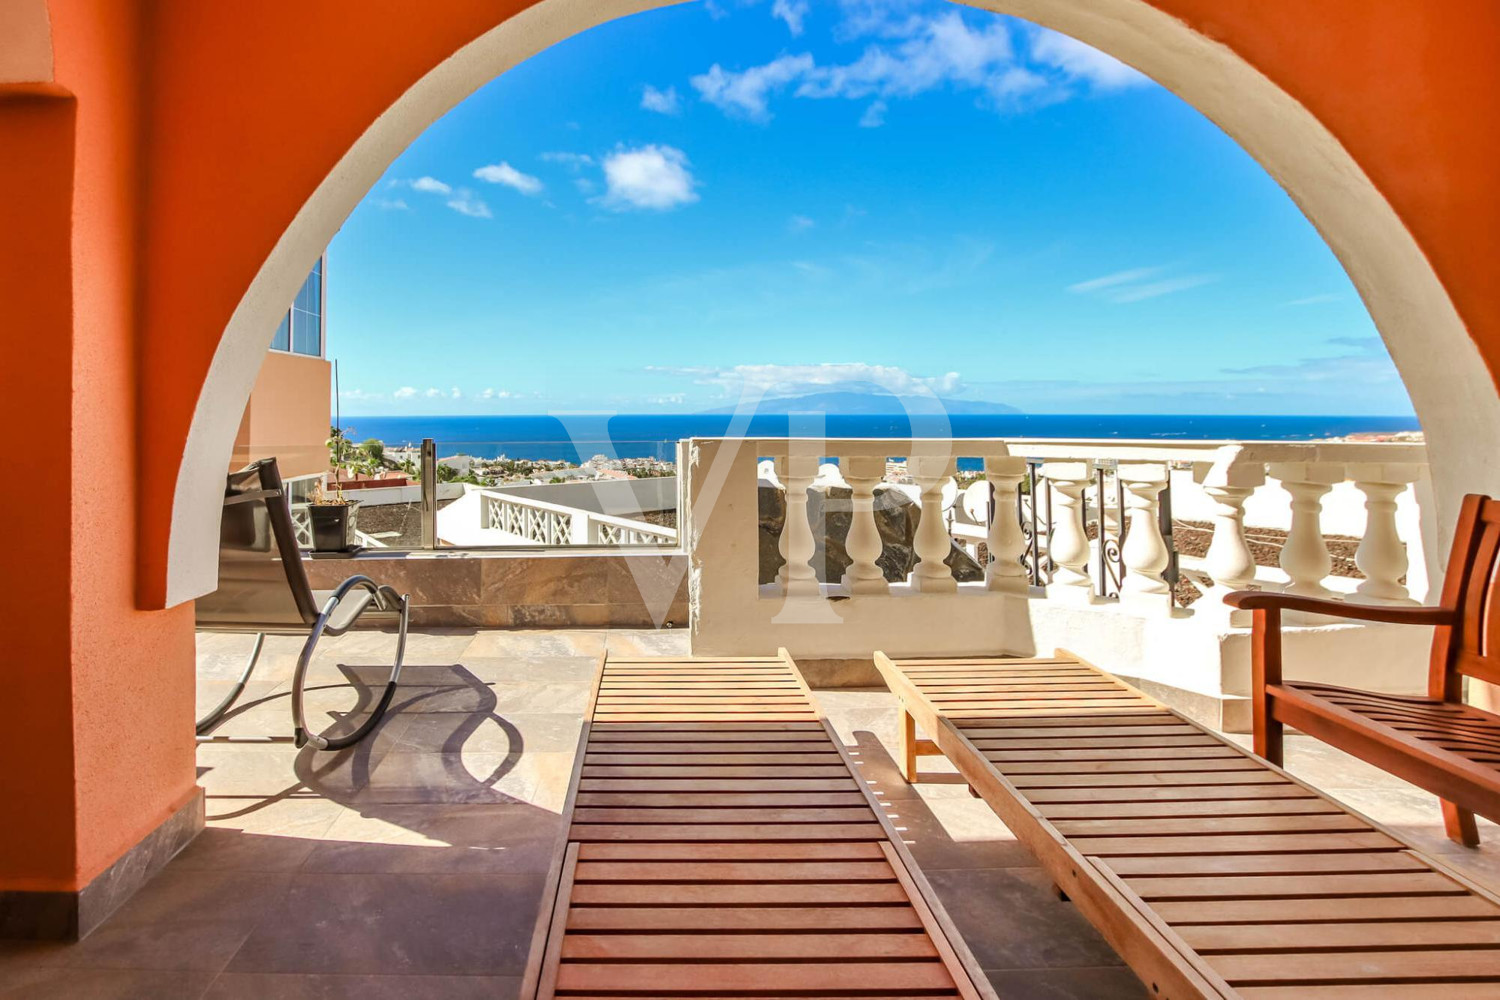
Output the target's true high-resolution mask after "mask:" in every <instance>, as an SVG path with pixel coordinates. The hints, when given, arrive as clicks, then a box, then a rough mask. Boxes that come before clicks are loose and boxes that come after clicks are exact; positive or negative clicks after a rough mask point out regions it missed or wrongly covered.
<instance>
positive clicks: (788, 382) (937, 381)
mask: <svg viewBox="0 0 1500 1000" xmlns="http://www.w3.org/2000/svg"><path fill="white" fill-rule="evenodd" d="M646 370H647V371H650V372H659V373H665V374H669V375H680V376H688V377H691V378H692V379H693V381H694V382H696V383H697V384H699V385H712V386H718V387H719V388H721V389H723V390H724V391H725V393H726V394H729V393H734V392H740V393H746V394H752V395H772V396H792V395H798V394H801V393H807V392H818V391H821V390H828V389H832V388H838V389H840V390H845V391H850V392H871V391H876V390H884V391H885V392H888V393H891V394H892V395H896V396H928V395H933V394H943V393H954V392H958V391H960V390H962V388H963V379H962V378H960V377H959V374H958V372H947V373H946V374H943V375H931V376H928V375H913V374H912V373H911V372H909V371H907V370H906V369H905V368H899V367H896V366H893V365H871V364H865V363H864V362H842V363H829V364H815V365H735V366H734V367H733V368H696V367H689V368H667V367H658V366H650V367H648V368H647V369H646Z"/></svg>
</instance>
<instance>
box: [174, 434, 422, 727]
mask: <svg viewBox="0 0 1500 1000" xmlns="http://www.w3.org/2000/svg"><path fill="white" fill-rule="evenodd" d="M219 572H220V576H219V588H218V589H217V590H216V591H215V592H214V593H213V594H209V595H207V596H205V597H203V598H200V599H199V601H198V606H197V624H198V628H199V630H201V631H215V632H253V633H254V635H255V640H254V645H253V646H252V648H251V651H250V656H249V658H248V659H247V660H246V662H245V666H244V669H243V670H242V671H241V672H240V676H239V679H238V681H237V682H236V683H235V685H234V687H233V688H231V690H230V691H229V693H228V695H227V696H226V697H225V698H224V699H223V700H222V701H221V702H220V703H219V704H218V705H217V706H215V707H214V708H213V710H212V711H210V712H209V713H208V714H207V715H205V716H204V717H203V718H201V719H199V720H198V722H197V725H196V727H195V728H196V732H197V737H198V741H199V742H291V743H294V744H295V745H296V746H297V747H299V748H300V747H304V746H311V747H313V748H314V749H317V750H343V749H346V748H347V747H351V746H353V745H354V744H356V743H358V742H359V741H360V740H362V739H364V738H365V737H366V736H368V735H369V734H370V733H371V732H372V731H373V730H374V729H375V727H376V726H377V725H379V724H380V720H381V719H382V718H383V717H384V715H385V712H386V709H387V708H389V707H390V703H391V698H392V697H393V696H394V695H395V693H396V687H397V685H398V684H399V683H400V680H401V667H402V663H403V662H404V660H405V657H406V634H407V629H408V627H409V625H410V621H411V598H410V595H408V594H401V593H398V592H397V591H396V590H395V589H394V588H392V587H389V586H386V585H383V584H380V583H377V582H375V581H374V580H372V579H371V578H370V577H368V576H365V575H364V574H355V575H353V576H350V577H348V578H347V579H345V580H344V581H343V582H342V583H340V584H339V585H338V586H337V587H336V588H334V589H333V590H332V591H329V592H326V593H319V592H316V591H314V590H313V589H312V586H311V584H310V583H309V581H308V579H307V573H306V570H305V569H304V568H303V565H302V551H301V549H300V548H299V547H298V545H297V534H296V528H295V526H294V525H293V524H292V516H291V509H290V507H289V506H288V504H287V497H286V489H285V486H284V485H283V483H282V480H281V473H280V471H279V470H278V468H277V466H276V459H274V458H264V459H260V460H259V461H256V462H252V463H251V464H250V465H248V466H246V467H245V468H243V469H240V470H238V471H236V472H231V473H230V474H229V477H228V480H227V483H226V486H225V490H224V515H223V518H222V520H221V522H220V532H219ZM351 601H352V602H357V603H350V604H348V605H347V606H346V602H351ZM341 611H343V612H344V613H343V614H340V612H341ZM372 611H373V612H375V613H376V614H381V615H394V616H396V627H397V633H396V656H395V660H394V662H393V663H392V666H391V673H390V676H389V678H388V679H387V681H386V685H385V690H384V692H382V694H381V697H380V700H379V701H378V702H377V703H376V705H375V707H374V708H373V709H372V710H371V712H370V716H369V718H367V719H366V720H365V721H364V723H363V724H361V725H360V726H359V727H358V728H357V729H355V730H354V732H352V733H349V734H347V735H344V736H335V737H328V736H321V735H319V734H317V733H314V732H312V731H311V730H310V729H309V727H308V725H307V713H306V706H305V694H306V690H307V672H308V669H309V667H310V666H311V664H312V659H313V654H314V653H315V652H316V651H317V646H318V642H319V640H321V639H322V638H323V636H325V635H329V636H340V635H343V634H344V633H345V632H348V631H350V630H351V629H353V628H354V627H355V626H356V625H357V624H359V623H360V621H361V620H362V619H364V617H365V615H366V613H367V612H372ZM267 634H279V635H302V634H306V635H307V640H306V641H305V642H304V643H303V646H302V652H301V654H300V655H299V656H298V657H297V668H296V670H295V672H294V673H293V675H292V691H291V698H292V735H291V736H290V737H277V736H261V737H234V736H214V735H213V731H214V730H215V729H216V728H217V727H218V726H219V725H220V724H221V723H222V722H223V721H224V719H225V718H226V716H227V715H228V713H229V712H230V710H231V709H232V708H233V707H234V705H235V703H236V702H237V701H238V700H239V698H240V696H241V695H242V694H243V693H244V690H245V686H246V684H248V683H249V681H250V677H251V675H252V674H253V673H254V671H255V667H256V664H257V663H258V661H259V659H260V655H261V652H262V651H263V649H264V647H265V637H266V635H267Z"/></svg>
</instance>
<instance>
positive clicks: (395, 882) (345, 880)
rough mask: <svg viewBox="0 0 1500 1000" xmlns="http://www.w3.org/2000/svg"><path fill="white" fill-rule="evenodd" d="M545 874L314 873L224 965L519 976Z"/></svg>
mask: <svg viewBox="0 0 1500 1000" xmlns="http://www.w3.org/2000/svg"><path fill="white" fill-rule="evenodd" d="M543 881H544V877H543V876H541V875H481V874H474V873H465V874H461V875H434V874H421V875H369V874H359V875H311V874H302V875H298V876H296V877H295V878H294V879H293V880H292V884H291V887H290V889H289V890H288V892H287V894H286V895H285V897H284V898H283V901H282V905H281V906H280V908H279V909H277V910H275V911H273V912H272V913H271V914H270V915H268V916H267V918H266V919H264V920H262V921H261V923H260V924H259V925H258V926H257V927H256V929H255V930H254V931H253V932H252V933H251V935H250V937H249V939H248V940H246V942H245V943H244V945H243V947H241V948H240V950H239V952H238V953H237V954H236V955H235V956H234V959H233V960H232V961H231V962H230V965H229V969H228V971H230V972H237V973H238V972H302V973H334V974H337V973H343V974H359V975H482V976H517V975H520V974H522V972H524V970H525V963H526V952H527V949H528V947H529V944H530V938H531V932H532V929H533V925H534V923H535V919H536V912H537V907H538V903H539V901H540V898H541V893H542V883H543Z"/></svg>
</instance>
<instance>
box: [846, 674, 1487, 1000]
mask: <svg viewBox="0 0 1500 1000" xmlns="http://www.w3.org/2000/svg"><path fill="white" fill-rule="evenodd" d="M875 660H876V665H877V666H878V667H879V669H880V672H881V674H882V675H883V676H884V677H885V680H886V683H887V685H888V686H889V687H890V689H891V690H892V691H893V692H895V694H896V696H897V697H898V698H899V699H900V701H901V705H902V708H903V709H904V710H905V712H906V715H905V716H904V718H903V726H902V738H903V744H904V746H903V748H902V753H901V756H902V757H903V758H904V760H903V762H902V763H903V766H904V768H905V770H906V771H907V774H908V779H909V780H910V778H911V777H912V776H913V775H914V772H915V766H916V758H917V757H918V756H920V755H922V754H927V753H941V754H944V755H946V756H947V757H948V759H949V760H951V761H952V762H953V763H954V765H955V766H956V767H957V768H958V770H959V772H960V774H962V776H963V777H964V779H965V780H966V781H968V783H969V784H970V786H971V787H972V788H973V789H974V791H975V792H976V793H977V794H978V795H979V796H980V797H981V798H983V799H984V800H985V801H986V802H988V803H989V804H990V806H991V807H992V808H993V809H994V810H995V812H996V813H997V814H998V815H999V817H1000V819H1001V820H1003V821H1004V822H1005V824H1006V826H1008V827H1009V828H1010V829H1011V831H1012V832H1013V833H1014V834H1015V835H1016V837H1017V838H1018V839H1020V840H1021V841H1022V842H1023V843H1024V844H1026V846H1027V847H1029V848H1030V849H1031V850H1032V852H1033V853H1035V854H1036V856H1037V857H1038V859H1040V862H1041V864H1042V866H1043V867H1044V868H1045V869H1046V870H1047V871H1048V872H1049V874H1050V875H1051V877H1052V879H1053V880H1054V881H1055V882H1056V883H1057V885H1058V886H1059V887H1060V888H1061V889H1062V890H1063V891H1064V892H1065V893H1066V894H1067V896H1068V898H1070V899H1071V900H1073V902H1074V903H1076V904H1077V906H1078V908H1079V910H1080V911H1081V912H1082V913H1083V914H1084V915H1086V916H1087V917H1088V919H1089V920H1091V921H1092V922H1093V923H1094V925H1095V926H1096V927H1098V928H1099V930H1100V931H1101V932H1102V933H1103V934H1104V936H1105V938H1106V939H1108V941H1109V943H1110V944H1111V945H1112V946H1113V947H1114V948H1115V949H1116V950H1117V951H1118V952H1119V953H1120V955H1121V957H1123V958H1124V960H1125V961H1126V962H1127V963H1128V964H1129V965H1130V967H1131V968H1132V969H1134V970H1135V972H1136V974H1137V975H1139V976H1140V977H1141V979H1142V981H1144V982H1145V983H1146V984H1147V985H1148V986H1149V987H1150V988H1151V989H1152V990H1153V991H1154V993H1153V995H1155V996H1161V997H1257V998H1262V997H1263V998H1282V997H1287V998H1291V997H1297V998H1304V997H1305V998H1309V1000H1335V998H1337V1000H1344V998H1346V997H1358V998H1361V1000H1374V998H1381V1000H1384V998H1397V997H1399V998H1402V1000H1407V998H1418V997H1423V998H1425V997H1435V998H1452V1000H1458V998H1464V1000H1483V998H1495V997H1500V900H1497V899H1496V897H1495V896H1493V895H1492V894H1490V893H1487V892H1485V891H1484V890H1483V889H1481V888H1479V887H1477V886H1475V885H1473V884H1472V883H1471V882H1469V881H1468V880H1466V879H1464V878H1463V877H1461V876H1459V875H1458V874H1456V873H1454V872H1453V871H1451V870H1449V869H1447V868H1445V867H1443V866H1442V865H1440V864H1439V863H1437V862H1434V861H1432V860H1430V859H1428V858H1426V857H1424V856H1422V855H1421V854H1418V853H1416V851H1415V850H1414V849H1412V848H1411V847H1410V845H1409V844H1407V843H1405V842H1403V841H1402V840H1401V839H1400V838H1399V837H1397V836H1396V835H1394V834H1392V833H1390V832H1389V831H1387V830H1385V829H1383V828H1381V827H1380V826H1378V825H1377V824H1375V823H1373V822H1371V821H1370V820H1368V819H1366V818H1365V817H1362V816H1360V815H1358V814H1357V813H1354V812H1352V811H1351V810H1349V809H1347V808H1345V807H1344V806H1342V805H1340V804H1339V803H1337V802H1335V801H1334V800H1332V799H1330V798H1329V797H1327V796H1325V795H1323V794H1322V793H1320V792H1318V791H1317V790H1316V789H1314V788H1312V787H1311V786H1309V785H1306V784H1304V783H1303V782H1300V781H1298V780H1297V779H1296V778H1293V777H1292V776H1291V775H1289V774H1287V773H1286V772H1285V771H1283V770H1281V769H1280V768H1276V767H1273V766H1271V765H1269V764H1267V763H1266V762H1265V761H1264V760H1262V759H1260V758H1258V757H1255V756H1253V755H1252V754H1250V753H1248V752H1246V751H1244V750H1242V749H1240V748H1239V747H1238V746H1236V745H1234V744H1233V743H1231V742H1229V741H1228V740H1225V739H1223V738H1222V737H1220V736H1219V735H1217V734H1215V733H1213V732H1210V731H1209V730H1207V729H1204V728H1203V727H1201V726H1199V725H1198V724H1196V723H1194V722H1191V721H1189V720H1187V719H1185V718H1184V717H1182V716H1180V715H1178V714H1177V713H1175V712H1173V711H1172V710H1170V709H1168V708H1167V707H1166V706H1164V705H1162V704H1161V703H1159V702H1157V701H1155V700H1153V699H1151V698H1149V697H1147V696H1146V695H1144V694H1142V693H1141V692H1139V691H1137V690H1135V689H1134V688H1132V687H1129V686H1128V685H1126V684H1123V683H1121V682H1120V681H1119V680H1117V679H1116V678H1114V677H1112V676H1110V675H1109V674H1106V673H1104V672H1103V671H1101V670H1098V669H1096V668H1094V667H1092V666H1090V665H1088V664H1086V663H1083V662H1081V661H1079V660H1077V659H1074V658H1070V657H1066V656H1061V657H1060V658H1058V659H941V660H938V659H931V660H902V661H893V660H891V659H890V658H888V657H886V656H884V655H883V654H880V653H877V654H875ZM916 725H920V726H921V727H922V729H923V730H924V731H925V732H926V733H927V734H929V736H930V737H931V739H930V740H920V741H919V740H917V738H916V733H915V726H916Z"/></svg>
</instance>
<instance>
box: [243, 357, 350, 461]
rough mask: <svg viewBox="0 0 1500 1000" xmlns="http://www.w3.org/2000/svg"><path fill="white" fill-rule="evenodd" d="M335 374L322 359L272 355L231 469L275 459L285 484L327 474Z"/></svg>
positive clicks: (263, 369)
mask: <svg viewBox="0 0 1500 1000" xmlns="http://www.w3.org/2000/svg"><path fill="white" fill-rule="evenodd" d="M332 369H333V366H332V365H331V364H329V363H328V362H327V361H325V360H323V359H322V358H310V357H307V356H305V355H302V354H280V353H276V352H268V353H267V354H266V360H265V361H264V362H262V363H261V366H260V374H259V375H257V376H256V377H255V388H254V389H253V390H252V391H251V393H250V402H249V403H248V404H246V406H245V415H244V416H243V417H241V418H240V432H239V435H238V437H236V438H235V441H234V454H233V456H232V457H231V458H230V460H229V467H230V468H232V469H240V468H244V467H245V466H246V465H247V464H249V463H250V462H253V461H255V460H256V459H260V458H275V459H276V464H277V466H278V467H279V468H280V470H281V475H282V478H284V479H291V478H294V477H296V476H311V475H316V474H318V473H322V472H327V471H328V444H327V442H328V428H329V427H331V426H332V425H333V418H332V415H331V414H330V412H329V410H330V406H329V396H328V389H329V382H330V378H329V376H330V373H331V372H332Z"/></svg>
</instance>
